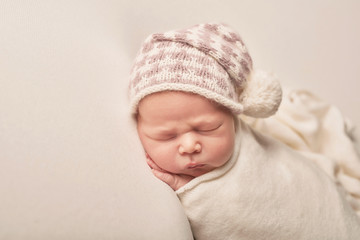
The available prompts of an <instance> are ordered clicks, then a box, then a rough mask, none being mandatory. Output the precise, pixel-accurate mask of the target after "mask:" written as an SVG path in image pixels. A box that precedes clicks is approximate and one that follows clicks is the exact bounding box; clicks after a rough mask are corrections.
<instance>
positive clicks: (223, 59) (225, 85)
mask: <svg viewBox="0 0 360 240" xmlns="http://www.w3.org/2000/svg"><path fill="white" fill-rule="evenodd" d="M129 88H130V101H131V108H132V113H136V112H137V107H138V104H139V102H140V101H141V100H142V99H143V98H144V97H146V96H147V95H149V94H152V93H156V92H162V91H184V92H191V93H195V94H199V95H201V96H204V97H205V98H208V99H211V100H213V101H215V102H217V103H219V104H221V105H223V106H225V107H227V108H228V109H230V110H231V111H232V112H233V113H234V114H241V113H243V114H245V115H248V116H252V117H268V116H271V115H272V114H274V113H275V112H276V111H277V109H278V107H279V104H280V102H281V87H280V85H279V83H278V82H277V81H276V80H275V79H274V78H273V77H272V76H270V75H268V74H266V73H264V72H253V70H252V60H251V57H250V55H249V53H248V50H247V48H246V46H245V45H244V43H243V41H242V40H241V38H240V36H239V35H238V34H237V33H236V32H234V30H232V29H231V28H230V27H228V26H227V25H224V24H215V23H210V24H199V25H195V26H193V27H191V28H188V29H183V30H175V31H169V32H166V33H160V34H152V35H150V36H149V37H148V38H147V39H146V40H145V42H144V43H143V45H142V47H141V49H140V51H139V53H138V55H137V57H136V59H135V63H134V66H133V69H132V71H131V76H130V86H129Z"/></svg>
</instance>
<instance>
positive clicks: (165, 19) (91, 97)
mask: <svg viewBox="0 0 360 240" xmlns="http://www.w3.org/2000/svg"><path fill="white" fill-rule="evenodd" d="M359 10H360V2H359V1H356V0H345V1H340V0H339V1H335V0H311V1H310V0H305V1H287V0H273V1H268V0H262V1H254V0H243V1H241V0H232V1H230V0H222V1H213V0H207V1H205V0H191V1H190V0H183V1H174V0H153V1H147V0H137V1H130V0H129V1H115V0H113V1H111V0H108V1H100V0H91V1H88V0H72V1H70V0H69V1H55V0H41V1H20V0H14V1H10V0H0V239H24V238H26V239H64V238H65V239H114V238H117V239H190V238H191V234H190V230H189V225H188V223H187V221H186V218H185V216H184V213H183V211H182V209H181V207H180V204H179V202H178V200H177V198H176V196H175V195H174V193H173V192H172V191H171V190H170V189H169V188H168V187H167V186H165V185H164V184H162V183H160V182H159V181H157V180H156V179H155V178H154V177H153V176H152V175H151V173H150V172H149V171H148V168H147V166H146V164H145V162H144V157H143V152H142V149H141V145H140V143H139V141H138V139H137V136H136V131H135V128H134V125H133V123H132V122H131V121H130V119H129V117H128V115H127V98H126V88H127V77H128V72H129V70H130V66H131V62H132V59H133V57H134V56H135V54H136V51H137V49H138V48H139V46H140V44H141V42H142V41H143V40H144V38H145V37H146V36H147V35H148V34H150V33H152V32H154V31H156V32H159V31H165V30H169V29H172V28H181V27H186V26H190V25H193V24H195V23H199V22H206V21H221V22H226V23H228V24H230V25H232V26H233V27H234V28H236V29H237V30H238V31H239V32H240V34H241V35H242V37H243V39H244V41H245V42H246V43H247V45H248V48H249V50H250V53H251V55H252V57H253V60H254V62H255V65H256V66H257V67H259V68H262V69H264V70H269V71H273V72H275V73H276V74H277V75H278V76H279V77H280V79H281V81H282V83H283V84H284V85H287V86H290V87H297V88H305V89H309V90H312V91H314V92H315V93H317V94H318V95H319V96H320V97H322V98H324V99H325V100H327V101H329V102H331V103H334V104H336V105H337V106H339V107H340V109H342V111H343V113H344V114H345V115H346V116H348V117H349V118H351V119H352V120H353V121H354V123H355V124H357V125H360V113H359V111H358V106H359V105H360V100H359V97H358V91H359V82H358V81H359V76H360V66H359V55H360V26H359V25H360V16H359V14H358V12H359Z"/></svg>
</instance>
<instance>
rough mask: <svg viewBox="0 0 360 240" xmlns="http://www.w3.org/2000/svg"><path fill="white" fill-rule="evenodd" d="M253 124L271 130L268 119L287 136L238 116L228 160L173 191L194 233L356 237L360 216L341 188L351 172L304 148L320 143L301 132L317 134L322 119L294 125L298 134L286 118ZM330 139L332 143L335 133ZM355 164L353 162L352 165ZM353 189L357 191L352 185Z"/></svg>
mask: <svg viewBox="0 0 360 240" xmlns="http://www.w3.org/2000/svg"><path fill="white" fill-rule="evenodd" d="M280 111H281V110H280ZM325 113H326V111H323V112H321V114H325ZM319 114H320V113H319ZM285 115H286V114H285ZM319 116H320V115H319ZM314 118H315V119H316V118H318V117H314ZM265 121H266V120H265ZM271 121H275V120H271ZM276 121H280V120H276ZM276 121H275V122H276ZM248 122H249V121H248ZM256 124H258V125H256ZM259 124H263V125H262V128H265V127H264V126H268V127H269V128H270V129H272V130H274V128H271V127H270V125H273V126H276V127H278V129H280V128H282V129H283V130H284V132H283V133H285V132H287V133H288V136H289V137H288V138H286V139H285V138H284V139H281V138H280V136H282V134H283V133H282V134H280V133H281V132H278V131H276V130H275V131H273V132H271V131H268V134H269V135H273V134H272V133H276V134H278V135H277V136H278V137H277V138H278V139H279V140H280V141H278V140H276V139H274V138H273V137H269V136H266V135H263V134H260V133H259V132H257V131H256V130H255V131H254V130H253V129H252V128H251V127H249V126H248V125H247V124H246V123H244V122H243V121H242V120H239V131H237V139H236V141H237V143H236V146H237V149H236V150H235V151H234V154H233V156H232V158H231V159H230V161H229V162H228V163H226V164H225V165H224V166H223V167H221V168H219V169H216V170H214V171H212V172H209V173H207V174H205V175H202V176H200V177H197V178H195V179H193V180H192V181H190V182H189V183H188V184H186V185H185V186H183V187H182V188H180V189H178V190H177V191H176V193H177V194H178V197H179V199H180V201H181V202H182V204H183V206H184V209H185V212H186V214H187V216H188V219H189V221H190V223H191V227H192V231H193V234H194V236H195V238H196V239H197V240H201V239H206V240H211V239H267V240H271V239H277V240H282V239H299V240H300V239H334V240H335V239H337V240H339V239H343V240H345V239H354V240H355V239H358V238H359V236H360V221H359V218H358V217H357V215H356V213H355V211H354V210H353V209H352V207H351V206H350V204H349V202H348V201H347V200H346V199H345V195H349V193H348V192H347V191H348V190H346V188H345V187H343V186H344V185H345V182H346V183H349V185H352V184H351V183H352V181H354V178H353V176H355V177H356V173H357V172H356V171H354V169H351V170H352V171H351V170H349V169H347V168H341V167H339V160H337V159H333V158H329V157H327V156H326V155H322V154H319V153H318V152H316V151H314V150H308V151H305V150H304V149H309V147H314V149H316V150H317V151H320V150H322V149H324V146H322V145H321V144H318V143H317V142H316V141H315V140H314V139H309V138H306V137H304V135H306V134H308V135H309V134H310V135H311V133H313V132H317V133H318V132H319V130H318V129H319V126H320V125H321V126H325V125H324V123H322V122H321V123H320V122H315V123H314V124H313V125H307V124H304V126H303V128H302V129H304V131H303V130H301V131H299V132H301V133H302V135H299V132H296V130H294V129H295V128H294V127H293V126H292V127H288V126H289V124H284V123H281V124H280V123H276V124H270V125H269V124H268V123H265V122H263V123H259V122H258V123H255V122H253V126H255V128H257V129H261V128H260V127H259V126H260V125H259ZM282 124H283V125H282ZM329 124H330V123H329ZM330 125H331V127H333V124H330ZM305 130H306V131H305ZM294 132H296V134H295V133H294ZM285 140H286V141H287V142H286V141H285ZM328 141H329V143H327V144H330V143H331V144H336V143H335V142H336V141H337V140H328ZM333 141H335V142H333ZM342 141H343V140H342ZM284 142H286V143H287V145H288V146H287V145H285V144H284ZM295 143H299V144H298V145H296V144H295ZM292 144H294V145H292ZM295 146H298V149H297V150H296V151H294V149H296V148H295ZM329 151H330V150H329ZM329 159H330V160H329ZM346 161H349V160H343V161H342V162H340V163H344V162H346ZM322 165H323V166H322ZM356 166H357V164H356V163H353V165H352V167H356ZM341 178H344V179H341ZM347 178H351V179H350V180H349V179H347ZM334 181H335V182H334ZM336 181H339V182H340V181H343V182H344V183H342V182H341V184H337V182H336ZM355 185H356V184H355ZM355 185H354V186H355ZM352 186H353V185H352ZM349 189H350V188H349ZM351 190H352V192H355V193H356V192H357V191H358V189H357V188H356V187H354V189H351ZM351 194H352V193H351Z"/></svg>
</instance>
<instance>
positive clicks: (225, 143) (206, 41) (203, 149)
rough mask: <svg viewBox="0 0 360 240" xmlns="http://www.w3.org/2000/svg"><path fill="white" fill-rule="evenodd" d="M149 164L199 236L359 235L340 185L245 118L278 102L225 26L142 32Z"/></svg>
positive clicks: (268, 80)
mask: <svg viewBox="0 0 360 240" xmlns="http://www.w3.org/2000/svg"><path fill="white" fill-rule="evenodd" d="M129 88H130V98H131V109H132V114H133V115H134V117H135V119H136V122H137V129H138V134H139V137H140V140H141V143H142V145H143V147H144V150H145V154H146V159H147V163H148V165H149V166H150V167H151V169H152V171H153V173H154V175H155V176H156V177H157V178H158V179H160V180H161V181H163V182H165V183H166V184H168V185H169V186H170V187H171V188H172V189H173V190H174V191H175V192H176V194H177V196H178V197H179V199H180V201H181V203H182V205H183V207H184V210H185V213H186V215H187V217H188V219H189V221H190V224H191V228H192V231H193V234H194V237H195V238H196V239H197V240H201V239H206V240H210V239H257V240H259V239H267V240H270V239H276V240H281V239H334V240H335V239H336V240H341V239H354V240H355V239H359V236H360V221H359V218H358V217H357V216H356V214H355V212H354V211H353V209H352V208H351V206H350V205H349V203H348V202H347V201H346V200H345V198H344V196H343V194H342V191H341V189H340V188H339V187H338V186H337V185H336V184H335V183H334V181H333V180H332V179H331V178H330V177H328V175H327V174H326V173H325V172H323V171H322V170H321V169H320V168H319V167H318V166H316V165H315V164H314V163H313V162H312V161H310V160H309V159H307V158H306V157H304V156H303V155H301V154H299V153H298V152H296V151H294V150H293V149H291V148H289V147H287V146H286V145H285V144H283V143H281V142H279V141H277V140H275V139H273V138H270V137H267V136H265V135H262V134H261V133H259V132H257V131H255V130H253V129H252V128H251V127H249V126H248V125H247V124H246V123H244V122H243V121H242V120H241V119H240V118H239V117H238V116H239V115H240V114H243V115H246V116H250V117H254V118H265V117H269V116H271V115H273V114H274V113H275V112H276V111H277V109H278V107H279V105H280V102H281V98H282V91H281V87H280V85H279V83H278V82H277V81H276V80H275V79H274V78H273V77H272V76H271V75H269V74H267V73H265V72H260V71H255V70H253V67H252V59H251V57H250V55H249V53H248V50H247V48H246V46H245V45H244V43H243V41H242V40H241V38H240V36H239V35H238V34H237V33H236V32H235V31H234V30H233V29H231V28H230V27H229V26H227V25H224V24H213V23H210V24H199V25H196V26H193V27H191V28H188V29H183V30H174V31H169V32H166V33H160V34H152V35H150V36H149V37H148V38H147V39H146V40H145V42H144V44H143V45H142V48H141V49H140V51H139V53H138V56H137V57H136V59H135V64H134V67H133V69H132V73H131V79H130V87H129Z"/></svg>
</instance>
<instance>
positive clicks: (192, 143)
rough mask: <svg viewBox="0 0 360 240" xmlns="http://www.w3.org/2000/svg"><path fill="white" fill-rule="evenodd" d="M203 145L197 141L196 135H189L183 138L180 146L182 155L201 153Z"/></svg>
mask: <svg viewBox="0 0 360 240" xmlns="http://www.w3.org/2000/svg"><path fill="white" fill-rule="evenodd" d="M201 148H202V147H201V144H200V142H199V141H198V140H197V138H196V136H194V134H191V133H188V134H186V135H185V136H183V137H182V139H181V143H180V146H179V153H180V154H186V153H187V154H189V153H199V152H201Z"/></svg>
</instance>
